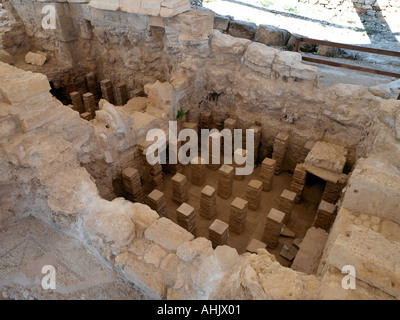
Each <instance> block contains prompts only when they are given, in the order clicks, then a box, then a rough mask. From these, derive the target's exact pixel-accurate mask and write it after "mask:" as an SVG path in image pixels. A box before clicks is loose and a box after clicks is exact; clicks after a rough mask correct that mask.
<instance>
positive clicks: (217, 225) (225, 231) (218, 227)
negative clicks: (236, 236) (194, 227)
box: [208, 219, 229, 249]
mask: <svg viewBox="0 0 400 320" xmlns="http://www.w3.org/2000/svg"><path fill="white" fill-rule="evenodd" d="M228 237H229V225H228V224H227V223H225V222H223V221H221V220H218V219H216V220H215V221H214V222H213V223H212V224H211V226H210V228H209V229H208V238H209V240H210V241H211V243H212V246H213V248H214V249H215V248H216V247H218V246H223V245H225V244H226V242H227V240H228Z"/></svg>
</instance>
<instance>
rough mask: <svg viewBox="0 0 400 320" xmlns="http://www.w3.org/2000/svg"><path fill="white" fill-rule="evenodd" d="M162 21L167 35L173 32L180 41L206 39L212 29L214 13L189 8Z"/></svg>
mask: <svg viewBox="0 0 400 320" xmlns="http://www.w3.org/2000/svg"><path fill="white" fill-rule="evenodd" d="M163 21H164V24H165V27H166V31H168V32H167V33H166V35H167V37H170V34H171V35H173V34H174V35H175V36H177V37H178V38H179V40H181V41H200V40H207V39H208V37H209V36H210V35H211V33H212V31H213V24H214V13H213V12H209V11H197V10H191V11H188V12H184V13H181V14H179V15H177V16H175V17H171V18H163Z"/></svg>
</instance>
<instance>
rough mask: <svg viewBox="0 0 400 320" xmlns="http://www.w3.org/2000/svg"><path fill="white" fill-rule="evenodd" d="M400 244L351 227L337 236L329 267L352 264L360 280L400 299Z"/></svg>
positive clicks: (330, 255) (329, 256) (340, 268)
mask: <svg viewBox="0 0 400 320" xmlns="http://www.w3.org/2000/svg"><path fill="white" fill-rule="evenodd" d="M399 261H400V243H398V242H391V241H388V240H387V239H385V237H383V236H382V235H381V234H379V233H377V232H374V231H372V230H371V229H369V228H365V227H362V226H355V225H351V226H349V228H348V229H347V232H346V233H345V234H341V235H339V236H338V237H337V239H336V241H335V243H334V244H333V246H332V249H331V250H330V251H329V254H328V256H327V262H326V263H327V264H328V265H331V266H333V267H336V268H337V269H339V270H342V268H343V267H344V266H346V265H352V266H354V268H355V271H356V278H357V279H360V280H362V281H364V282H366V283H368V284H370V285H372V286H374V287H377V288H379V289H381V290H382V291H384V292H386V293H388V294H390V295H393V296H394V297H396V298H397V299H399V298H400V264H399Z"/></svg>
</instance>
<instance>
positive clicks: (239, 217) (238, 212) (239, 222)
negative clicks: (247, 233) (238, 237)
mask: <svg viewBox="0 0 400 320" xmlns="http://www.w3.org/2000/svg"><path fill="white" fill-rule="evenodd" d="M248 205H249V203H248V202H247V201H246V200H244V199H241V198H236V199H235V200H233V201H232V203H231V215H230V217H229V231H232V232H233V233H236V234H241V233H242V232H243V230H244V228H245V226H246V217H247V209H248Z"/></svg>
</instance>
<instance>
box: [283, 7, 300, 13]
mask: <svg viewBox="0 0 400 320" xmlns="http://www.w3.org/2000/svg"><path fill="white" fill-rule="evenodd" d="M283 9H285V11H287V12H290V13H294V14H298V13H299V10H298V9H297V7H296V6H295V7H291V6H284V7H283Z"/></svg>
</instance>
